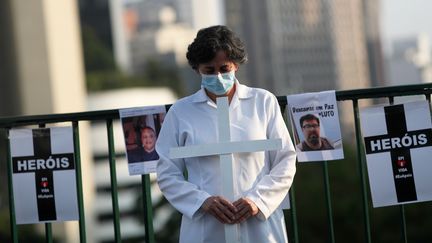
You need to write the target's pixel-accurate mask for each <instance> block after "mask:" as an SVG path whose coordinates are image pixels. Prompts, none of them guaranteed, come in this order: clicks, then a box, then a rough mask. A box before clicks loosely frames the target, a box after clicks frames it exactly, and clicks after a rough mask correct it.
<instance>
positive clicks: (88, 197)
mask: <svg viewBox="0 0 432 243" xmlns="http://www.w3.org/2000/svg"><path fill="white" fill-rule="evenodd" d="M77 5H78V4H77V0H74V1H26V0H5V1H0V31H1V33H2V37H1V40H0V116H22V115H39V114H53V113H68V112H78V111H84V110H85V109H86V108H85V103H86V90H85V80H84V68H83V58H82V49H81V42H80V27H79V19H78V18H79V17H78V7H77ZM54 125H55V124H47V127H50V126H54ZM67 125H69V126H71V124H70V123H69V124H63V126H67ZM87 128H88V127H87V125H86V124H83V123H80V137H81V140H80V141H81V161H82V172H83V174H82V178H83V185H85V186H84V188H83V192H84V198H85V200H84V203H85V210H86V213H88V214H91V207H90V206H91V205H92V199H93V198H92V195H93V191H92V189H93V186H92V184H93V182H92V180H91V179H90V178H91V176H90V175H91V174H92V169H93V167H92V160H91V156H90V153H89V150H88V149H87V147H88V142H87V138H88V137H87V134H88V133H86V132H88V130H87ZM2 132H3V131H2ZM4 138H5V137H2V139H1V140H2V141H1V142H0V143H3V142H6V141H7V140H6V139H4ZM5 148H6V146H4V144H0V173H3V172H5V171H6V169H5V168H3V165H6V163H7V162H8V161H7V160H6V158H5V157H6V156H5V155H6V151H5ZM0 178H1V179H0V180H1V181H0V182H1V183H2V184H3V185H5V184H6V183H7V182H5V181H3V180H6V176H4V175H3V174H2V175H0ZM4 188H7V186H6V187H4ZM2 192H3V189H2V190H0V193H2ZM1 196H3V195H0V197H1ZM5 202H6V200H2V202H0V209H2V208H4V207H5V204H6V203H5ZM86 222H87V225H88V226H87V232H88V236H89V237H90V238H91V234H92V233H91V232H92V224H93V222H92V220H91V218H90V219H87V221H86ZM39 227H41V228H43V224H39ZM42 232H43V231H42ZM53 238H54V239H56V240H59V241H61V242H71V243H72V242H78V241H79V228H78V223H77V222H73V221H70V222H65V223H56V224H53Z"/></svg>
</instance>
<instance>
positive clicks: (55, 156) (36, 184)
mask: <svg viewBox="0 0 432 243" xmlns="http://www.w3.org/2000/svg"><path fill="white" fill-rule="evenodd" d="M9 142H10V148H11V158H12V180H13V193H14V203H15V215H16V223H17V224H32V223H41V222H54V221H68V220H78V201H77V190H76V177H75V161H74V145H73V136H72V127H53V128H42V129H13V130H10V133H9Z"/></svg>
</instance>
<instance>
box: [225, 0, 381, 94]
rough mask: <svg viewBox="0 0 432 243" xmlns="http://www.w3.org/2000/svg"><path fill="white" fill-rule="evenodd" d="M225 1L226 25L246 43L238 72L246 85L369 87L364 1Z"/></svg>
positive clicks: (290, 89) (279, 90) (283, 90)
mask: <svg viewBox="0 0 432 243" xmlns="http://www.w3.org/2000/svg"><path fill="white" fill-rule="evenodd" d="M365 1H366V0H365ZM225 4H226V10H227V13H226V16H227V24H228V26H230V27H231V28H232V29H234V30H235V31H236V32H238V33H239V34H240V36H241V37H242V38H243V39H244V40H245V42H246V45H247V49H248V52H249V64H247V65H246V67H245V68H243V69H244V70H243V72H242V73H241V74H242V79H244V80H245V82H248V83H249V84H250V85H253V86H259V87H263V88H267V89H269V90H271V91H273V92H275V93H276V94H278V95H285V94H288V93H298V92H305V91H322V90H329V89H336V90H343V89H353V88H363V87H368V86H370V78H369V65H368V63H369V61H368V54H367V45H366V41H365V40H366V33H365V30H366V28H365V27H367V26H369V25H370V24H368V25H367V26H366V25H365V16H366V14H365V10H366V9H368V8H366V7H364V4H365V3H364V1H362V0H352V1H344V0H301V1H300V0H283V1H282V0H279V1H259V0H252V1H250V0H232V1H226V3H225ZM367 6H369V5H367ZM368 14H377V12H376V13H368ZM370 21H378V20H377V18H375V20H372V19H370ZM373 33H375V32H373Z"/></svg>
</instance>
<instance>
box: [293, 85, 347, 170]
mask: <svg viewBox="0 0 432 243" xmlns="http://www.w3.org/2000/svg"><path fill="white" fill-rule="evenodd" d="M287 100H288V109H289V112H288V113H289V118H290V119H291V124H292V125H293V132H294V140H295V144H296V152H297V159H298V161H299V162H308V161H322V160H337V159H343V158H344V154H343V147H342V136H341V131H340V124H339V113H338V108H337V102H336V94H335V91H324V92H317V93H304V94H295V95H288V96H287Z"/></svg>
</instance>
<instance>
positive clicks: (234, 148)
mask: <svg viewBox="0 0 432 243" xmlns="http://www.w3.org/2000/svg"><path fill="white" fill-rule="evenodd" d="M216 102H217V112H218V132H219V141H218V143H211V144H201V145H192V146H184V147H177V148H171V149H170V155H169V156H170V158H171V159H179V158H190V157H200V156H209V155H219V159H220V168H221V175H222V180H221V181H222V195H223V196H224V197H225V198H227V199H228V200H229V201H230V202H234V200H235V198H234V196H235V194H234V181H233V153H246V152H258V151H266V150H279V149H281V148H282V140H281V139H262V140H251V141H237V142H232V141H231V135H230V119H229V104H228V97H219V98H217V100H216ZM225 242H226V243H237V242H240V234H239V225H235V224H232V225H230V224H225Z"/></svg>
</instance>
